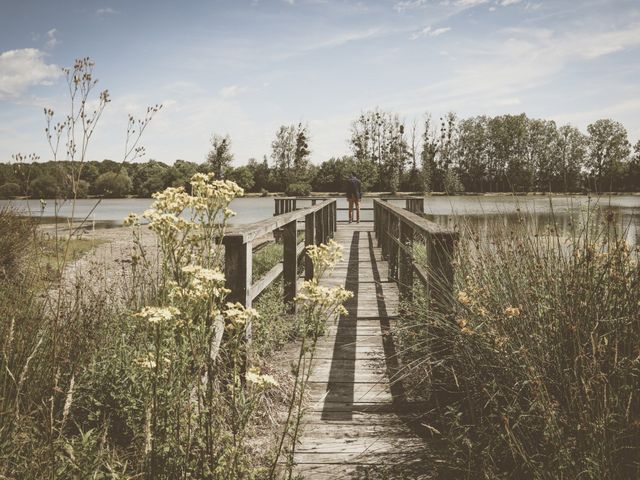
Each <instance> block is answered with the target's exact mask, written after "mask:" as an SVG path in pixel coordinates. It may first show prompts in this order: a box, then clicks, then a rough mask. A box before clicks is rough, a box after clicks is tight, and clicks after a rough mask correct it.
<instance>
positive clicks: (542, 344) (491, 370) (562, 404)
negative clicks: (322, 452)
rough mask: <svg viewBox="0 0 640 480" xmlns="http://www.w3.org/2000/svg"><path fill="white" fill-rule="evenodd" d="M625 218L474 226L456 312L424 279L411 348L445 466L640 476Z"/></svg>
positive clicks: (459, 261) (633, 267) (452, 471)
mask: <svg viewBox="0 0 640 480" xmlns="http://www.w3.org/2000/svg"><path fill="white" fill-rule="evenodd" d="M611 218H612V217H611V216H610V215H609V214H608V213H607V212H606V211H603V212H598V211H590V212H586V213H585V214H584V216H583V217H582V218H581V219H580V221H579V222H577V225H575V226H574V230H573V231H572V232H571V233H569V234H568V235H567V236H559V235H558V233H557V230H556V227H555V226H554V225H550V226H549V228H548V231H547V232H545V233H544V234H540V233H539V232H537V231H534V230H533V229H531V228H530V227H528V226H527V224H528V223H529V222H527V221H526V219H525V218H523V222H522V225H523V226H522V228H520V229H515V230H514V229H510V231H509V232H507V231H500V232H493V233H492V234H491V235H490V236H489V237H487V238H482V237H480V236H479V235H478V234H477V233H476V232H474V231H473V230H471V228H470V227H465V228H463V238H462V239H461V242H460V243H459V250H458V254H457V256H456V259H455V272H456V274H455V284H456V287H455V289H456V292H455V295H454V299H453V301H452V313H449V312H446V313H441V312H439V311H438V310H437V309H435V308H433V307H431V306H429V304H428V299H426V298H425V297H424V295H423V292H424V289H423V288H419V289H416V291H415V293H416V298H415V301H414V302H413V304H411V305H406V318H404V319H403V321H402V322H399V325H401V327H400V328H399V330H398V335H399V338H400V340H401V343H402V345H401V347H400V349H399V351H401V352H403V354H402V355H403V357H404V358H403V363H404V364H405V365H410V366H412V367H409V368H408V371H407V372H405V373H406V375H408V377H407V380H406V382H405V385H406V386H407V388H408V389H409V390H410V392H411V393H410V394H411V395H412V396H414V397H416V398H419V399H421V400H424V401H426V402H427V407H426V408H427V409H428V410H429V415H428V419H427V421H426V422H425V423H426V424H427V425H429V428H430V434H431V435H433V436H434V440H436V441H437V443H436V442H434V444H437V445H439V446H440V447H441V452H440V454H439V455H438V460H437V461H435V462H434V465H438V467H439V470H440V471H439V472H438V474H439V476H441V477H443V478H463V477H465V478H466V477H468V476H471V477H473V478H513V479H523V478H524V479H529V478H531V479H533V478H540V479H546V478H548V479H553V478H589V479H594V480H595V479H601V478H636V477H637V476H638V473H639V472H640V462H639V460H638V459H640V442H639V440H638V439H639V438H640V436H639V435H638V425H640V402H639V401H638V399H637V398H636V394H637V393H636V392H637V391H638V389H639V388H640V368H639V365H638V362H637V354H638V351H637V345H638V343H639V342H640V324H639V323H638V321H637V312H638V305H639V302H640V277H639V276H638V265H639V262H640V257H639V251H638V250H635V251H632V250H630V248H629V246H628V245H627V244H626V242H625V241H624V235H623V233H622V232H618V231H616V229H615V227H614V224H613V223H609V222H610V220H611ZM418 256H419V255H418ZM437 281H438V279H437V278H436V280H435V282H437Z"/></svg>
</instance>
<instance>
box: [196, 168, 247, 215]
mask: <svg viewBox="0 0 640 480" xmlns="http://www.w3.org/2000/svg"><path fill="white" fill-rule="evenodd" d="M213 177H214V174H213V173H208V174H204V173H196V174H195V175H194V176H193V177H191V191H192V194H193V197H192V198H193V199H194V201H193V204H192V207H193V208H194V209H196V210H198V211H205V210H218V209H222V210H223V212H224V214H225V216H227V217H229V216H232V215H234V213H233V211H231V210H229V209H228V208H227V205H229V203H231V200H233V199H234V198H237V197H241V196H242V195H244V190H243V189H242V188H240V187H239V186H238V185H237V184H236V183H234V182H230V181H228V180H213Z"/></svg>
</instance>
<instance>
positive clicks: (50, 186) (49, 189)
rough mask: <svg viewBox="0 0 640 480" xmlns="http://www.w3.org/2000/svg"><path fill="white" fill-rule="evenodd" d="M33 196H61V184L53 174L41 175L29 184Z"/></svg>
mask: <svg viewBox="0 0 640 480" xmlns="http://www.w3.org/2000/svg"><path fill="white" fill-rule="evenodd" d="M29 187H30V191H31V196H32V197H35V198H47V199H50V198H59V196H60V195H61V193H62V192H61V190H60V185H59V184H58V182H56V179H55V178H54V177H52V176H51V175H40V176H39V177H37V178H35V179H34V180H33V181H32V182H31V184H30V185H29Z"/></svg>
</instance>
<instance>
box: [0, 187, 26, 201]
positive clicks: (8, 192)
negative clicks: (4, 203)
mask: <svg viewBox="0 0 640 480" xmlns="http://www.w3.org/2000/svg"><path fill="white" fill-rule="evenodd" d="M21 194H22V189H21V188H20V185H18V184H17V183H5V184H4V185H2V186H0V198H13V197H17V196H19V195H21Z"/></svg>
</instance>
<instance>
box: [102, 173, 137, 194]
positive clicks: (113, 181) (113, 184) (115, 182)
mask: <svg viewBox="0 0 640 480" xmlns="http://www.w3.org/2000/svg"><path fill="white" fill-rule="evenodd" d="M131 188H132V183H131V179H130V178H129V175H127V172H126V171H123V172H120V173H116V172H106V173H103V174H102V175H100V176H99V177H98V178H97V180H96V192H97V193H98V194H100V195H103V196H105V197H107V198H123V197H125V196H126V195H127V194H128V193H129V192H130V191H131Z"/></svg>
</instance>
